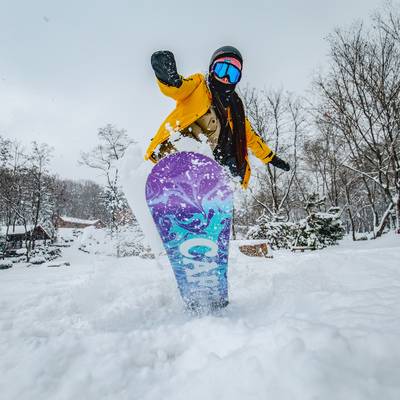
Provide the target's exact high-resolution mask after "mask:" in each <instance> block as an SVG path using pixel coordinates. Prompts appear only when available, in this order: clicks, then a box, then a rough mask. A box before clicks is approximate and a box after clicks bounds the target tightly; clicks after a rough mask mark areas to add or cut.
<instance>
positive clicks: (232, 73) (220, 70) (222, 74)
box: [212, 59, 242, 84]
mask: <svg viewBox="0 0 400 400" xmlns="http://www.w3.org/2000/svg"><path fill="white" fill-rule="evenodd" d="M235 61H236V60H235ZM238 64H239V63H238ZM212 72H213V73H214V75H215V76H216V77H217V78H219V79H224V78H228V81H229V83H231V84H236V83H238V82H239V81H240V78H241V76H242V71H241V70H240V69H239V68H238V67H237V66H235V65H233V64H231V62H230V60H229V59H228V60H220V61H219V60H217V61H216V62H215V63H214V64H213V67H212Z"/></svg>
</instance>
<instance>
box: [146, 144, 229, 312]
mask: <svg viewBox="0 0 400 400" xmlns="http://www.w3.org/2000/svg"><path fill="white" fill-rule="evenodd" d="M146 200H147V204H148V206H149V209H150V212H151V214H152V216H153V219H154V222H155V225H156V227H157V230H158V232H159V234H160V237H161V240H162V242H163V244H164V247H165V250H166V252H167V255H168V259H169V261H170V264H171V266H172V269H173V272H174V275H175V278H176V282H177V285H178V289H179V292H180V294H181V296H182V299H183V301H184V303H185V305H186V307H187V309H189V310H193V311H199V312H201V311H204V310H216V309H219V308H222V307H225V306H226V305H227V304H228V281H227V270H228V252H229V235H230V227H231V219H232V204H233V191H232V189H231V187H230V180H229V177H228V174H227V173H226V172H225V171H224V169H223V168H222V167H221V166H220V165H219V164H218V163H217V162H216V161H214V160H212V159H211V158H209V157H207V156H204V155H202V154H198V153H194V152H186V151H184V152H179V153H174V154H171V155H169V156H167V157H165V158H163V159H161V160H160V161H159V162H158V163H157V164H156V165H155V166H154V167H153V169H152V171H151V173H150V175H149V176H148V178H147V182H146Z"/></svg>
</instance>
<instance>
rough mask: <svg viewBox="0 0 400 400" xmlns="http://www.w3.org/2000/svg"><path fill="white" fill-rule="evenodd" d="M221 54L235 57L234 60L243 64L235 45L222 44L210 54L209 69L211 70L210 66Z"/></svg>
mask: <svg viewBox="0 0 400 400" xmlns="http://www.w3.org/2000/svg"><path fill="white" fill-rule="evenodd" d="M223 56H226V57H228V56H229V57H233V58H236V60H238V61H240V63H241V64H242V65H243V57H242V55H241V54H240V51H239V50H238V49H237V48H236V47H233V46H222V47H220V48H219V49H217V50H215V51H214V53H213V55H212V56H211V60H210V70H211V67H212V65H213V63H214V61H215V60H216V59H217V58H220V57H223Z"/></svg>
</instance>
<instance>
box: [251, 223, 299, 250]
mask: <svg viewBox="0 0 400 400" xmlns="http://www.w3.org/2000/svg"><path fill="white" fill-rule="evenodd" d="M296 231H297V225H296V224H295V223H292V222H268V221H267V220H262V221H260V224H259V225H256V226H254V227H253V228H251V229H250V230H249V232H248V234H247V238H248V239H265V241H266V242H267V243H268V244H269V245H270V246H271V248H272V249H282V248H283V249H289V248H290V247H291V245H292V244H293V241H294V237H295V235H296Z"/></svg>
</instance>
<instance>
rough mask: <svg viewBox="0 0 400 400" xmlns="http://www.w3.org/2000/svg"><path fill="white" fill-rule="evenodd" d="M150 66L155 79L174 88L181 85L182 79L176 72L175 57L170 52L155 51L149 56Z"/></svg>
mask: <svg viewBox="0 0 400 400" xmlns="http://www.w3.org/2000/svg"><path fill="white" fill-rule="evenodd" d="M151 66H152V67H153V70H154V73H155V74H156V77H157V79H158V80H160V81H161V82H163V83H165V84H167V85H169V86H175V87H179V86H181V85H182V78H181V77H180V76H179V75H178V72H177V70H176V63H175V57H174V55H173V54H172V52H170V51H168V50H161V51H156V52H155V53H153V55H152V56H151Z"/></svg>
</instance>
